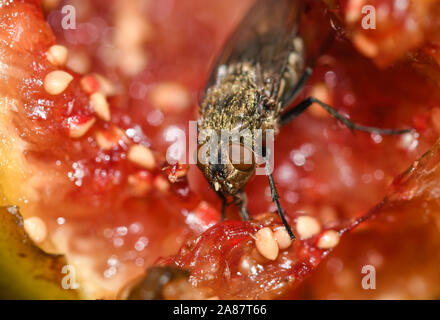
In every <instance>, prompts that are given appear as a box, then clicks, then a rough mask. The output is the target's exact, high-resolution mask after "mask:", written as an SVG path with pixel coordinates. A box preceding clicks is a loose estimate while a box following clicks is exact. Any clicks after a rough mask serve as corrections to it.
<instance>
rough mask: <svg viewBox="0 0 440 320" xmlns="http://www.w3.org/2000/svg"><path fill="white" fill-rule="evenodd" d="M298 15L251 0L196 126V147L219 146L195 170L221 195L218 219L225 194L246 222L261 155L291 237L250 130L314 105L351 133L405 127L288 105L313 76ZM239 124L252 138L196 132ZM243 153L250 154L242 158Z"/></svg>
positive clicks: (288, 6) (294, 1) (295, 9)
mask: <svg viewBox="0 0 440 320" xmlns="http://www.w3.org/2000/svg"><path fill="white" fill-rule="evenodd" d="M301 12H302V6H301V1H299V0H274V1H272V0H257V2H256V4H255V5H253V6H252V7H251V9H250V10H249V11H248V13H247V14H246V15H245V17H244V19H243V20H242V22H241V23H240V24H239V26H238V27H237V29H236V30H235V31H234V32H233V33H232V35H231V36H230V38H229V39H228V41H227V42H226V44H225V46H224V49H223V51H222V52H221V54H220V55H219V57H218V58H217V61H216V64H215V66H214V68H213V70H212V73H211V76H210V78H209V80H208V83H207V86H206V89H205V92H204V96H203V99H202V102H201V104H200V117H199V120H198V128H197V129H198V146H199V148H200V149H201V147H202V145H204V144H206V143H207V142H208V141H210V142H213V141H214V142H215V143H217V144H218V148H217V149H210V150H209V152H208V153H207V156H208V157H209V161H200V153H198V167H199V168H200V170H201V171H202V172H203V174H204V175H205V177H206V179H207V180H208V182H209V183H210V184H211V186H212V187H213V188H214V189H215V191H216V193H217V194H218V196H219V197H220V199H221V200H222V219H224V217H225V210H226V206H227V198H228V197H232V198H233V199H234V202H235V204H236V205H237V206H238V207H239V208H240V216H241V218H242V219H243V220H249V219H250V216H249V212H248V209H247V196H246V193H245V191H244V187H245V186H246V184H247V183H248V181H249V180H250V178H251V177H252V176H253V175H254V174H255V170H256V167H257V163H256V162H257V161H256V158H257V157H260V158H263V159H264V165H265V167H266V175H267V177H268V180H269V185H270V190H271V197H272V201H273V202H275V204H276V206H277V210H278V214H279V216H280V218H281V220H282V221H283V224H284V226H285V227H286V229H287V232H288V233H289V235H290V237H291V238H292V239H295V235H294V233H293V231H292V229H291V227H290V226H289V224H288V222H287V220H286V218H285V214H284V211H283V209H282V207H281V204H280V200H279V195H278V192H277V189H276V185H275V181H274V178H273V176H272V171H271V170H270V169H271V168H270V167H269V163H268V161H267V159H268V153H269V152H272V151H271V150H269V149H268V148H267V146H266V145H264V146H263V148H262V151H260V152H259V153H257V150H256V149H255V145H254V144H252V143H250V140H252V138H255V137H254V133H253V132H256V131H258V130H260V131H263V132H267V131H269V130H271V131H272V132H274V133H275V135H276V134H277V133H278V131H279V129H280V128H281V127H282V126H284V125H285V124H287V123H289V122H290V121H292V120H293V119H295V118H297V117H298V116H299V115H300V114H301V113H303V112H304V111H305V110H306V109H307V108H308V107H309V106H311V105H312V104H313V103H317V104H318V105H320V106H321V107H322V108H324V109H325V110H326V111H327V112H329V113H330V114H331V115H332V116H334V117H335V118H336V119H337V120H338V121H340V122H341V123H343V124H344V125H346V126H347V127H348V128H350V129H351V130H360V131H367V132H376V133H379V134H402V133H406V132H409V131H410V130H411V129H403V130H398V129H380V128H375V127H368V126H363V125H359V124H356V123H354V122H352V121H350V120H349V119H348V118H347V117H345V116H344V115H342V114H340V113H339V112H338V111H337V110H336V109H334V108H333V107H331V106H329V105H327V104H325V103H324V102H322V101H320V100H318V99H317V98H315V97H308V98H306V99H304V100H302V101H301V102H300V103H298V104H297V105H295V106H293V107H291V108H288V107H289V106H290V105H291V104H292V102H293V101H294V100H295V98H296V97H297V95H298V94H299V93H300V92H301V90H302V88H303V87H304V85H305V83H306V82H307V80H308V78H309V76H310V75H311V73H312V68H311V67H310V66H307V65H306V61H305V60H306V59H305V57H306V53H305V45H304V41H303V39H302V38H301V37H300V35H299V33H298V25H299V19H300V17H301ZM237 129H238V130H239V131H243V130H250V132H251V137H249V138H250V139H246V138H244V139H243V137H242V136H240V139H239V140H235V142H232V141H230V140H226V141H224V140H223V139H222V140H219V139H214V140H213V138H212V136H209V137H207V136H206V135H205V136H203V137H201V132H206V131H208V132H211V133H215V134H216V135H217V136H221V132H222V131H223V130H237ZM263 136H264V134H263ZM234 148H235V149H234ZM200 149H199V151H200ZM231 150H238V151H239V152H240V156H239V157H238V158H235V159H238V161H232V160H231V159H232V158H231V155H230V153H231ZM247 151H250V153H251V155H250V156H248V157H244V156H242V155H243V154H246V152H247ZM233 152H234V151H232V153H233ZM248 154H249V152H248ZM205 160H206V159H205ZM213 160H214V161H213Z"/></svg>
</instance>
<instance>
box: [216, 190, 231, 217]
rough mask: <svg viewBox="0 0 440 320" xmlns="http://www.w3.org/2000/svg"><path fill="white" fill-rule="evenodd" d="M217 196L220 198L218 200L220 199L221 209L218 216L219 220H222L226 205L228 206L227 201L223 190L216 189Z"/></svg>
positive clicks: (224, 215)
mask: <svg viewBox="0 0 440 320" xmlns="http://www.w3.org/2000/svg"><path fill="white" fill-rule="evenodd" d="M216 193H217V195H218V197H219V198H220V200H221V201H222V209H221V216H220V219H221V220H220V221H224V220H225V218H226V207H227V206H228V202H227V200H226V197H225V195H224V194H223V192H221V191H216Z"/></svg>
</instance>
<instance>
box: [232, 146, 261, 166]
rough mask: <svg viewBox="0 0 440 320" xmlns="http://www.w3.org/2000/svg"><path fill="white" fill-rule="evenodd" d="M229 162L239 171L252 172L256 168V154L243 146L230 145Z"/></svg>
mask: <svg viewBox="0 0 440 320" xmlns="http://www.w3.org/2000/svg"><path fill="white" fill-rule="evenodd" d="M229 161H230V162H231V163H232V165H233V166H234V168H235V169H237V170H239V171H251V170H253V169H254V168H255V159H254V153H253V151H252V150H251V149H250V148H248V147H245V146H244V145H243V144H239V143H231V144H229Z"/></svg>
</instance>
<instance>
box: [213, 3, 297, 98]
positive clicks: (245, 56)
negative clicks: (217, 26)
mask: <svg viewBox="0 0 440 320" xmlns="http://www.w3.org/2000/svg"><path fill="white" fill-rule="evenodd" d="M300 12H301V1H299V0H256V2H255V4H254V5H253V6H252V7H251V9H250V10H249V11H248V13H247V14H246V16H245V17H244V19H243V20H242V21H241V23H240V24H239V25H238V27H237V28H236V29H235V31H234V32H233V33H232V34H231V36H230V37H229V39H228V40H227V42H226V44H225V46H224V48H223V51H222V52H221V54H220V55H219V57H218V58H217V60H216V63H215V64H214V68H213V70H212V73H211V76H210V78H209V81H208V87H210V86H212V85H214V84H215V83H216V82H217V77H219V73H218V70H220V67H222V66H228V65H231V64H234V63H240V62H248V63H250V64H251V65H253V66H255V70H256V71H257V78H258V79H257V83H258V85H259V87H260V88H261V89H263V90H265V92H266V96H268V97H269V98H273V99H275V101H281V102H282V103H283V101H285V98H286V97H287V96H291V95H292V94H291V92H290V93H289V92H287V91H288V90H286V93H285V94H284V91H283V92H280V93H279V88H280V83H281V79H282V78H283V76H284V75H285V71H286V67H287V64H288V59H289V54H290V53H291V52H292V51H293V50H294V46H293V39H294V38H295V37H296V36H297V31H298V23H299V18H300ZM223 70H224V68H223ZM297 71H298V73H301V72H303V70H297ZM291 86H292V87H293V86H295V84H291ZM285 96H286V97H285Z"/></svg>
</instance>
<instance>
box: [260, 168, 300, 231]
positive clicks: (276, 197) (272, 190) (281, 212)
mask: <svg viewBox="0 0 440 320" xmlns="http://www.w3.org/2000/svg"><path fill="white" fill-rule="evenodd" d="M266 174H267V177H268V178H269V185H270V193H271V195H272V201H273V202H275V204H276V205H277V209H278V214H279V216H280V218H281V220H282V221H283V224H284V227H285V228H286V230H287V233H288V234H289V236H290V239H292V240H295V239H296V237H295V235H294V234H293V231H292V228H290V225H289V223H288V222H287V220H286V216H285V215H284V210H283V208H281V204H280V196H279V195H278V191H277V188H276V186H275V180H274V179H273V176H272V172H271V170H270V167H269V162H268V161H267V160H266Z"/></svg>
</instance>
